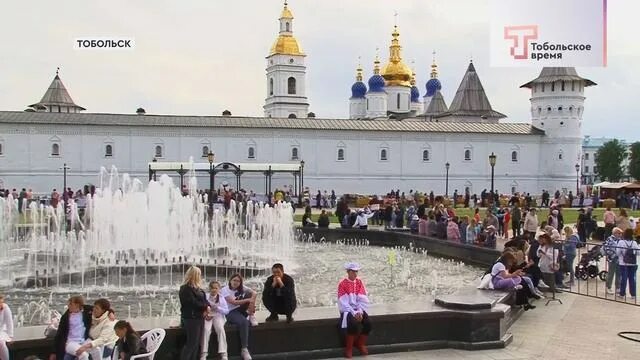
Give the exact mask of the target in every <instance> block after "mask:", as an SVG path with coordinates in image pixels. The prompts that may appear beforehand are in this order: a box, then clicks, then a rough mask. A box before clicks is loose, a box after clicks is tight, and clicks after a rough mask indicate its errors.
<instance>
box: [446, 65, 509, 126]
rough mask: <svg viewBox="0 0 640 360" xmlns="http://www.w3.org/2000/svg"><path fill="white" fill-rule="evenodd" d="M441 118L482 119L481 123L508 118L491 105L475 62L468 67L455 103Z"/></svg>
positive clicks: (452, 102) (452, 103) (453, 102)
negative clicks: (485, 120)
mask: <svg viewBox="0 0 640 360" xmlns="http://www.w3.org/2000/svg"><path fill="white" fill-rule="evenodd" d="M441 116H458V117H477V118H478V119H482V120H480V121H484V119H494V120H496V121H497V120H498V119H501V118H505V117H506V115H504V114H502V113H500V112H497V111H495V110H493V109H492V108H491V103H489V99H488V98H487V94H485V92H484V88H483V87H482V83H481V82H480V78H479V77H478V74H477V73H476V68H475V67H474V66H473V62H470V63H469V66H468V67H467V72H466V73H465V74H464V77H463V78H462V82H460V86H459V87H458V91H456V95H455V97H454V98H453V101H451V106H450V107H449V111H447V112H446V113H444V114H442V115H441Z"/></svg>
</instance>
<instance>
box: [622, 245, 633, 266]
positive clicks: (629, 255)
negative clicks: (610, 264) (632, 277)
mask: <svg viewBox="0 0 640 360" xmlns="http://www.w3.org/2000/svg"><path fill="white" fill-rule="evenodd" d="M626 245H627V248H626V249H625V250H624V256H623V257H622V261H624V263H625V264H626V265H636V260H637V258H636V252H635V250H634V249H633V244H631V245H630V246H629V244H628V243H627V244H626Z"/></svg>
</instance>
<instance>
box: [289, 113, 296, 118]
mask: <svg viewBox="0 0 640 360" xmlns="http://www.w3.org/2000/svg"><path fill="white" fill-rule="evenodd" d="M295 118H297V116H296V114H289V119H295Z"/></svg>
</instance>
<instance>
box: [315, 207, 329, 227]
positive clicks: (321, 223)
mask: <svg viewBox="0 0 640 360" xmlns="http://www.w3.org/2000/svg"><path fill="white" fill-rule="evenodd" d="M318 227H319V228H325V229H327V228H329V215H327V211H326V210H324V209H322V212H321V213H320V216H319V217H318Z"/></svg>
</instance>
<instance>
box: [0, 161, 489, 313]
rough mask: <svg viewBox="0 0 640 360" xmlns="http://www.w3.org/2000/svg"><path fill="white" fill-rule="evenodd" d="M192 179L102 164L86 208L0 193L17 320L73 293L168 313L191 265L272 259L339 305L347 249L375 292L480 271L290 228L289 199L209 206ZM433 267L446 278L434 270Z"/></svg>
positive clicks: (381, 295) (0, 287) (421, 291)
mask: <svg viewBox="0 0 640 360" xmlns="http://www.w3.org/2000/svg"><path fill="white" fill-rule="evenodd" d="M188 179H189V181H188V184H189V185H188V188H189V193H188V194H187V195H186V196H183V194H182V193H181V191H180V189H179V188H178V187H176V186H175V185H174V183H173V181H172V179H171V178H169V177H168V176H166V175H163V176H161V177H160V178H158V181H150V182H149V183H148V185H147V186H146V187H145V185H144V184H143V183H142V182H141V181H139V180H137V179H131V178H130V177H129V176H128V175H126V174H124V175H120V174H118V171H117V169H115V168H112V169H111V170H110V171H107V170H106V169H104V168H103V169H101V171H100V187H99V188H98V189H97V191H96V193H95V195H94V196H93V197H90V196H88V197H87V201H86V208H84V209H82V208H80V207H79V206H78V204H76V203H74V202H73V201H70V203H69V204H67V206H66V208H67V209H68V214H67V216H65V214H64V209H65V206H64V204H63V205H61V206H58V208H53V207H51V206H43V205H40V204H37V203H35V202H34V203H31V204H30V205H29V206H28V208H27V209H25V211H24V214H23V215H21V214H19V213H18V209H17V201H16V200H14V199H12V198H11V197H9V198H8V199H2V198H0V264H2V265H4V266H5V268H6V270H5V271H4V272H2V275H0V276H1V277H0V291H1V292H3V293H4V294H5V295H6V296H7V302H8V303H10V304H12V305H13V306H17V307H18V309H17V311H16V310H14V313H15V314H17V315H16V317H17V320H18V321H17V323H18V324H20V325H29V324H41V323H43V322H46V320H47V319H48V317H50V316H52V315H53V314H55V311H60V312H61V311H63V310H64V305H65V304H66V300H67V299H68V297H69V296H70V295H71V294H77V293H80V294H83V295H86V296H87V297H88V298H90V299H94V298H97V297H107V298H111V299H112V301H113V303H114V306H115V309H116V312H118V313H120V314H128V315H129V316H130V317H131V316H149V317H157V316H161V317H165V316H174V315H177V314H179V300H178V298H177V287H178V285H179V284H180V282H181V281H182V279H183V274H184V272H185V271H186V270H187V268H188V267H189V266H191V265H196V266H198V267H200V268H201V270H202V272H203V275H204V278H205V279H206V280H207V281H209V280H213V279H216V280H218V281H220V282H222V283H225V282H226V281H227V279H228V278H229V277H230V276H231V275H232V274H234V273H236V272H240V273H242V274H243V275H244V276H245V277H246V278H247V280H246V284H247V285H249V286H251V287H252V288H254V289H256V290H258V291H260V290H262V286H263V283H262V282H263V281H264V278H265V275H266V273H267V272H270V267H271V264H273V263H274V262H280V263H283V264H285V269H286V271H287V272H288V273H290V274H292V275H293V276H294V278H295V279H296V281H297V283H296V285H297V286H296V287H297V294H298V301H299V303H300V307H312V306H335V301H336V299H335V296H334V293H335V286H336V284H337V283H338V281H339V279H340V278H341V277H343V276H344V273H343V270H342V264H343V263H344V262H346V261H349V260H352V259H357V260H358V261H359V262H361V263H362V265H363V273H362V276H363V278H364V279H365V281H366V283H367V286H368V290H369V292H370V293H371V299H372V300H373V301H374V302H375V303H388V302H394V301H398V300H401V299H403V298H404V297H406V296H413V297H415V296H422V295H424V296H427V297H428V296H430V295H432V294H435V292H436V291H437V292H438V293H439V294H440V293H450V292H453V291H455V289H457V288H460V287H463V286H466V285H468V284H469V283H470V282H471V281H474V279H475V277H476V275H477V274H478V273H479V270H478V269H476V268H473V267H470V266H465V265H464V264H462V263H460V262H454V261H450V260H443V259H439V258H435V257H431V256H428V255H427V252H426V250H422V249H418V248H415V247H413V246H411V247H403V248H400V247H398V248H393V249H389V248H381V247H375V246H369V242H368V241H367V240H366V239H348V238H345V239H342V240H340V241H338V242H337V243H335V244H333V243H329V242H326V241H325V240H324V239H323V238H320V239H316V238H315V237H314V235H313V234H311V235H305V234H304V233H302V232H301V231H299V230H298V231H294V226H293V216H292V208H291V205H290V204H287V203H279V204H277V205H275V206H274V207H270V206H268V205H265V204H263V203H252V202H247V203H246V206H243V204H236V203H235V202H233V201H232V203H231V206H230V208H231V209H237V211H233V210H232V211H225V210H224V209H215V210H214V211H212V212H210V211H209V209H208V206H207V205H206V204H207V203H208V201H207V198H206V195H205V196H204V197H203V196H200V195H198V193H197V192H196V189H197V182H196V178H195V176H194V174H193V172H192V173H191V174H190V176H189V177H188ZM83 211H84V216H80V214H81V213H82V212H83ZM435 269H438V270H437V272H436V270H435ZM438 275H439V276H445V277H447V281H446V282H445V281H442V282H438V279H439V277H438ZM445 283H446V284H447V286H444V285H445ZM132 310H133V311H132Z"/></svg>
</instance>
